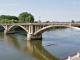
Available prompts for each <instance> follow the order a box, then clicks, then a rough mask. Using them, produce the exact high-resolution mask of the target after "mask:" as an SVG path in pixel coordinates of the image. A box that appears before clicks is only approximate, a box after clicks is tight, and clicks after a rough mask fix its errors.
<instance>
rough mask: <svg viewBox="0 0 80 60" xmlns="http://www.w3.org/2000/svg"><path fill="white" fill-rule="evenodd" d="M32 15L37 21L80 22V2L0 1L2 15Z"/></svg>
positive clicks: (76, 0) (49, 0)
mask: <svg viewBox="0 0 80 60" xmlns="http://www.w3.org/2000/svg"><path fill="white" fill-rule="evenodd" d="M22 12H28V13H31V14H32V15H33V16H34V18H35V21H39V19H40V20H41V21H42V22H44V21H51V22H52V21H59V22H67V21H71V20H74V21H80V0H0V15H12V16H19V14H20V13H22Z"/></svg>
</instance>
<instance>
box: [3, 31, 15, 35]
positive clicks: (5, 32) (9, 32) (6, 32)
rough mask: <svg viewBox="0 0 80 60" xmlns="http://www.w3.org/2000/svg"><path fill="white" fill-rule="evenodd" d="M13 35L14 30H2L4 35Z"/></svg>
mask: <svg viewBox="0 0 80 60" xmlns="http://www.w3.org/2000/svg"><path fill="white" fill-rule="evenodd" d="M13 33H15V30H12V31H8V30H4V34H13Z"/></svg>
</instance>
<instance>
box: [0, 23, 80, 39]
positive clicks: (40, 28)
mask: <svg viewBox="0 0 80 60" xmlns="http://www.w3.org/2000/svg"><path fill="white" fill-rule="evenodd" d="M70 25H72V26H75V27H79V26H80V23H78V22H75V23H70V22H51V23H11V24H8V23H6V24H0V26H2V27H3V28H4V29H5V30H4V34H7V33H15V28H16V27H18V26H19V27H21V28H23V29H24V30H25V31H26V33H27V40H40V39H42V33H43V32H44V31H46V30H47V29H50V28H52V27H60V26H61V27H70Z"/></svg>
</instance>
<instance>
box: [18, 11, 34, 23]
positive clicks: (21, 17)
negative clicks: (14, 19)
mask: <svg viewBox="0 0 80 60" xmlns="http://www.w3.org/2000/svg"><path fill="white" fill-rule="evenodd" d="M18 18H19V20H21V22H34V17H33V16H32V15H31V14H30V13H28V12H23V13H21V14H20V15H19V17H18Z"/></svg>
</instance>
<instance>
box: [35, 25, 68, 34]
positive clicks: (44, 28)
mask: <svg viewBox="0 0 80 60" xmlns="http://www.w3.org/2000/svg"><path fill="white" fill-rule="evenodd" d="M53 27H69V26H57V25H49V26H45V27H43V28H41V29H39V30H38V31H36V32H35V33H34V35H37V34H39V33H41V34H42V33H43V32H45V31H46V30H47V29H50V28H53Z"/></svg>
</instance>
